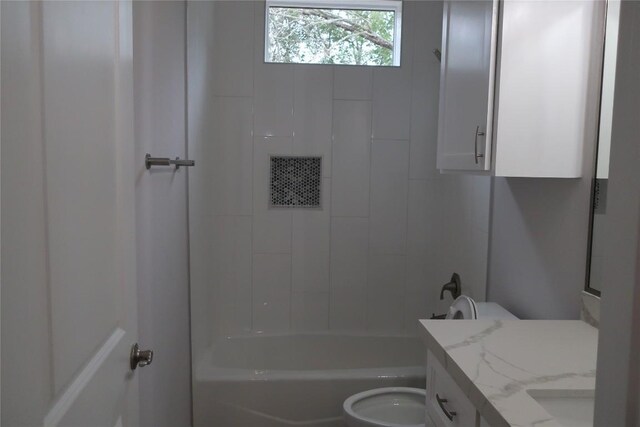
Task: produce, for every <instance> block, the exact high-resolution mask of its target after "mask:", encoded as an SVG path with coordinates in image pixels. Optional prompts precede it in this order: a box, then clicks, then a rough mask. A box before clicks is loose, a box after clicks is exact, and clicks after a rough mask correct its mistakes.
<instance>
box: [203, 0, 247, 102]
mask: <svg viewBox="0 0 640 427" xmlns="http://www.w3.org/2000/svg"><path fill="white" fill-rule="evenodd" d="M253 16H254V10H253V4H252V3H251V2H246V1H218V2H215V11H214V21H215V22H214V25H213V29H214V34H213V55H214V57H215V58H218V60H217V61H216V62H215V64H214V65H215V66H214V67H213V68H212V69H211V75H212V77H213V79H212V80H213V88H214V89H213V91H214V93H215V94H216V95H222V96H249V97H251V96H253V58H254V52H253V46H254V43H253V42H254V37H253Z"/></svg>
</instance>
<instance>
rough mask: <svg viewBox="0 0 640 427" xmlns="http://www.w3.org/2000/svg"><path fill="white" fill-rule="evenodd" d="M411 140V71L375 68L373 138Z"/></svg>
mask: <svg viewBox="0 0 640 427" xmlns="http://www.w3.org/2000/svg"><path fill="white" fill-rule="evenodd" d="M410 137H411V69H410V68H404V67H403V68H392V67H389V68H384V67H381V68H376V69H375V71H374V72H373V138H376V139H406V140H409V138H410Z"/></svg>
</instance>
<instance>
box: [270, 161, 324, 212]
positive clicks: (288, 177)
mask: <svg viewBox="0 0 640 427" xmlns="http://www.w3.org/2000/svg"><path fill="white" fill-rule="evenodd" d="M321 184H322V157H293V156H272V157H271V189H270V190H271V191H270V198H269V204H270V206H271V207H273V208H316V209H317V208H320V207H322V206H321V204H320V188H321Z"/></svg>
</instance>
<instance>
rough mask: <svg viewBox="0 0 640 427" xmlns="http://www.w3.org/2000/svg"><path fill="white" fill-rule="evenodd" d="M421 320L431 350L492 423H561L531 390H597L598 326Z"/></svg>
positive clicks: (546, 425)
mask: <svg viewBox="0 0 640 427" xmlns="http://www.w3.org/2000/svg"><path fill="white" fill-rule="evenodd" d="M420 322H421V324H422V326H423V327H424V328H423V338H424V340H425V342H426V344H427V347H428V349H429V350H431V352H432V353H433V354H434V356H435V357H436V358H438V359H439V361H440V363H442V365H443V366H444V367H445V369H446V370H447V372H448V373H449V374H450V375H451V376H452V377H453V379H454V381H455V382H456V383H457V384H458V386H459V387H460V388H461V389H462V390H463V391H464V392H465V394H466V395H467V397H468V398H469V399H470V400H471V402H472V403H473V404H474V405H475V407H476V408H477V409H478V411H479V412H480V415H482V416H483V417H484V418H485V419H486V420H487V422H489V424H490V425H492V426H544V427H551V426H558V425H559V424H558V423H557V422H556V420H555V419H554V418H553V417H551V416H550V415H549V413H547V411H545V410H544V409H543V408H542V406H540V405H539V404H538V403H537V402H536V401H535V400H534V399H533V398H532V397H531V396H530V394H529V393H528V391H531V390H545V391H550V392H553V391H561V392H562V393H567V394H571V393H575V394H576V395H580V394H584V393H585V391H586V390H593V389H594V388H595V377H596V352H597V344H598V330H597V329H596V328H594V327H592V326H590V325H589V324H587V323H585V322H583V321H580V320H575V321H574V320H421V321H420ZM534 393H535V392H534Z"/></svg>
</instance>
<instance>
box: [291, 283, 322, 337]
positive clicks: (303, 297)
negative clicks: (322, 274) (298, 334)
mask: <svg viewBox="0 0 640 427" xmlns="http://www.w3.org/2000/svg"><path fill="white" fill-rule="evenodd" d="M328 328H329V293H328V292H294V293H293V294H292V298H291V329H293V330H295V331H321V330H325V331H326V330H327V329H328Z"/></svg>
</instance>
